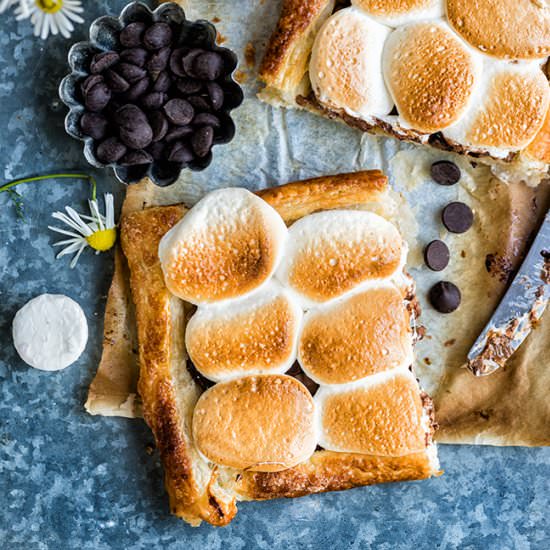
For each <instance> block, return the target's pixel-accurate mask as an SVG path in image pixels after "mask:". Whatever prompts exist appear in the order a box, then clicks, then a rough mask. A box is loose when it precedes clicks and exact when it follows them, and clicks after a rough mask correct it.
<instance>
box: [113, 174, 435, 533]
mask: <svg viewBox="0 0 550 550" xmlns="http://www.w3.org/2000/svg"><path fill="white" fill-rule="evenodd" d="M386 185H387V183H386V178H385V177H384V176H383V175H382V174H381V173H380V172H378V171H369V172H359V173H356V174H348V175H340V176H334V177H325V178H318V179H314V180H309V181H304V182H298V183H294V184H288V185H285V186H282V187H278V188H273V189H269V190H265V191H262V192H260V193H259V194H257V195H255V194H252V193H250V192H249V191H247V190H245V189H239V188H233V189H223V190H219V191H215V192H213V193H211V194H209V195H207V196H206V197H205V198H204V199H203V200H201V201H200V202H199V203H197V205H195V207H193V208H192V209H191V210H189V211H187V210H186V209H185V208H184V207H183V206H181V205H176V206H165V207H157V208H151V209H147V210H143V211H140V212H134V213H131V214H128V215H126V216H124V217H123V219H122V222H121V225H122V229H121V240H122V246H123V250H124V253H125V255H126V257H127V259H128V264H129V267H130V272H131V278H130V280H131V290H132V296H133V300H134V303H135V306H136V318H137V325H138V339H139V359H140V381H139V391H140V394H141V397H142V401H143V412H144V417H145V419H146V421H147V423H148V424H149V426H150V427H151V429H152V431H153V433H154V436H155V438H156V442H157V446H158V449H159V452H160V456H161V459H162V463H163V466H164V470H165V481H166V488H167V491H168V493H169V496H170V505H171V509H172V512H173V513H174V514H176V515H178V516H180V517H182V518H183V519H185V520H186V521H187V522H189V523H190V524H192V525H198V524H199V523H200V522H201V521H203V520H204V521H207V522H209V523H211V524H213V525H225V524H227V523H228V522H229V521H231V519H232V518H233V516H234V515H235V513H236V511H237V509H236V502H237V501H240V500H263V499H270V498H277V497H298V496H301V495H307V494H311V493H318V492H323V491H332V490H340V489H348V488H351V487H355V486H360V485H369V484H373V483H380V482H387V481H400V480H411V479H422V478H427V477H430V476H432V475H438V474H439V473H440V472H439V464H438V460H437V452H436V447H435V444H434V443H433V441H432V435H433V431H434V427H435V423H434V419H433V406H432V403H431V400H430V398H429V397H428V396H427V395H426V394H425V393H424V392H422V390H421V389H420V387H419V385H418V383H417V380H416V379H415V377H414V374H413V372H412V363H413V341H414V318H415V312H416V308H415V303H416V302H415V299H414V283H413V281H412V279H411V278H410V277H409V276H408V275H407V274H406V273H405V271H404V265H405V259H406V254H407V245H406V243H405V241H404V240H403V238H402V237H401V235H400V233H399V231H398V230H397V229H396V227H395V226H394V225H393V224H392V223H390V221H388V220H387V219H385V218H384V217H382V216H381V215H379V214H377V213H374V212H373V211H372V209H373V208H374V207H376V208H377V210H378V211H380V210H381V205H382V204H383V203H384V201H386V200H388V199H387V188H386ZM369 209H370V210H369Z"/></svg>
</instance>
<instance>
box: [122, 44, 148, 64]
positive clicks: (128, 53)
mask: <svg viewBox="0 0 550 550" xmlns="http://www.w3.org/2000/svg"><path fill="white" fill-rule="evenodd" d="M148 55H149V54H148V53H147V50H145V49H143V48H129V49H127V50H122V51H121V52H120V59H121V61H124V62H125V63H129V64H130V65H135V66H136V67H143V66H144V65H145V62H146V61H147V56H148Z"/></svg>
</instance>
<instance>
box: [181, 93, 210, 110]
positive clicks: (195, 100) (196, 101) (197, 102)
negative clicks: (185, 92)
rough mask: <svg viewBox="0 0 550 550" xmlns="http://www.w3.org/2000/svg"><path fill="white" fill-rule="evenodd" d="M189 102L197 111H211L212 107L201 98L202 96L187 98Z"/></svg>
mask: <svg viewBox="0 0 550 550" xmlns="http://www.w3.org/2000/svg"><path fill="white" fill-rule="evenodd" d="M187 101H189V103H191V105H193V108H194V109H195V111H210V105H209V104H208V101H206V99H204V97H201V96H200V95H192V96H190V97H188V98H187Z"/></svg>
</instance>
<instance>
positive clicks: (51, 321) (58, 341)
mask: <svg viewBox="0 0 550 550" xmlns="http://www.w3.org/2000/svg"><path fill="white" fill-rule="evenodd" d="M87 341H88V323H87V322H86V317H85V315H84V312H83V311H82V308H81V307H80V306H79V305H78V304H77V303H76V302H75V301H74V300H71V298H69V297H67V296H63V295H62V294H42V295H40V296H37V297H36V298H33V299H32V300H31V301H30V302H28V303H27V304H25V305H24V306H23V307H22V308H21V309H20V310H19V311H18V312H17V313H16V315H15V318H14V319H13V344H14V346H15V349H16V350H17V353H19V355H20V356H21V359H23V361H25V363H27V364H28V365H30V366H31V367H34V368H36V369H40V370H47V371H55V370H61V369H64V368H66V367H68V366H69V365H71V364H72V363H74V362H75V361H76V360H77V359H78V358H79V357H80V355H81V354H82V352H83V351H84V348H85V347H86V342H87Z"/></svg>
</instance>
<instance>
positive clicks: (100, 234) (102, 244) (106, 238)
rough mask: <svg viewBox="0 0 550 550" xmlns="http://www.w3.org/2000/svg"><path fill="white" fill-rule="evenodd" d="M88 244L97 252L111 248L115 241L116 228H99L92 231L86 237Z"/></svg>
mask: <svg viewBox="0 0 550 550" xmlns="http://www.w3.org/2000/svg"><path fill="white" fill-rule="evenodd" d="M86 240H87V241H88V244H89V245H90V246H91V247H92V248H93V249H94V250H98V251H99V252H105V251H106V250H109V249H111V248H113V246H114V244H115V242H116V229H115V228H114V227H113V229H101V230H100V231H96V232H95V233H92V234H91V235H90V236H89V237H86Z"/></svg>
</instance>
